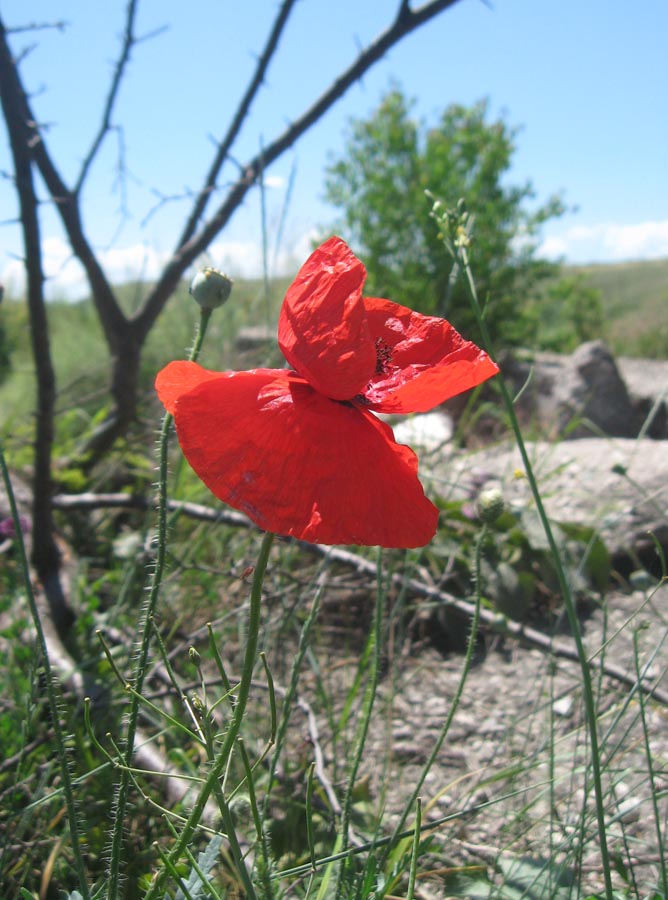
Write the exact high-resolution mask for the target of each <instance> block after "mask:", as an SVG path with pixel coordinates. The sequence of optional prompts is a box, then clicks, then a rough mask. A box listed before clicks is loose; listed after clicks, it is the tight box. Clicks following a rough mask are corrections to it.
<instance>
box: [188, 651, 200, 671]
mask: <svg viewBox="0 0 668 900" xmlns="http://www.w3.org/2000/svg"><path fill="white" fill-rule="evenodd" d="M188 656H189V657H190V662H191V663H192V664H193V666H195V668H196V669H199V661H200V655H199V653H198V652H197V650H195V648H194V647H191V648H190V650H188Z"/></svg>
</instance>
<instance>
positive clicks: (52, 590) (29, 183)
mask: <svg viewBox="0 0 668 900" xmlns="http://www.w3.org/2000/svg"><path fill="white" fill-rule="evenodd" d="M11 74H12V73H11V72H9V73H5V72H4V71H3V67H2V65H1V60H0V102H1V104H2V111H3V115H4V117H5V120H6V121H7V122H8V123H11V126H12V127H10V128H9V140H10V147H11V153H12V158H13V161H14V172H15V178H16V191H17V194H18V200H19V211H20V220H21V230H22V232H23V245H24V252H25V265H26V273H27V299H28V310H29V314H30V326H31V327H30V337H31V341H32V352H33V359H34V361H35V371H36V373H37V411H36V423H35V455H34V475H33V494H32V520H33V550H32V559H33V564H34V566H35V568H36V570H37V573H38V575H39V577H40V579H41V581H42V584H43V585H44V588H45V591H46V594H47V597H48V599H49V603H50V606H51V610H52V615H53V619H54V622H55V624H56V627H58V628H63V627H64V625H65V624H66V621H65V620H66V607H65V601H64V598H63V594H62V590H61V585H60V581H59V579H58V571H59V568H60V553H59V551H58V547H57V544H56V541H55V538H54V530H53V508H52V506H51V495H52V493H53V491H52V480H51V451H52V446H53V434H54V409H55V402H56V376H55V371H54V368H53V363H52V359H51V343H50V338H49V324H48V320H47V316H46V306H45V302H44V273H43V271H42V254H41V246H40V229H39V219H38V215H37V210H38V200H37V195H36V192H35V185H34V181H33V170H32V165H31V159H30V149H29V142H28V131H27V124H26V122H25V121H24V120H23V119H22V118H21V109H20V107H19V106H17V102H16V100H17V97H16V94H15V92H13V91H11V90H8V89H7V88H8V77H7V76H9V78H11Z"/></svg>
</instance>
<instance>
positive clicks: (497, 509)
mask: <svg viewBox="0 0 668 900" xmlns="http://www.w3.org/2000/svg"><path fill="white" fill-rule="evenodd" d="M505 508H506V503H505V500H504V499H503V494H502V493H501V491H500V490H499V489H498V488H487V490H486V491H482V492H481V494H480V495H479V497H478V515H479V516H480V518H481V519H482V521H483V522H484V523H485V524H486V525H492V524H493V523H494V522H496V520H497V519H498V518H499V516H500V515H501V513H502V512H503V510H504V509H505Z"/></svg>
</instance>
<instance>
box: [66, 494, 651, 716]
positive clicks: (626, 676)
mask: <svg viewBox="0 0 668 900" xmlns="http://www.w3.org/2000/svg"><path fill="white" fill-rule="evenodd" d="M53 504H54V506H55V507H57V508H58V509H102V508H113V507H117V508H124V509H132V508H134V509H148V508H149V507H150V504H149V502H148V500H147V498H145V497H141V496H129V495H128V494H94V493H88V494H58V495H57V496H55V497H54V498H53ZM169 509H170V510H173V511H179V512H181V513H183V514H184V515H186V516H189V517H191V518H193V519H198V520H201V521H208V522H211V523H212V524H224V525H232V526H234V527H242V528H254V527H255V526H254V525H253V523H252V522H251V521H250V519H248V518H246V516H244V515H242V514H241V513H238V512H235V511H234V510H231V509H226V508H224V509H215V508H213V507H210V506H203V505H202V504H200V503H187V502H183V501H179V500H170V501H169ZM297 543H298V544H299V546H300V547H302V549H303V550H305V551H306V552H308V553H313V554H314V555H316V556H321V557H323V558H325V559H327V560H330V561H331V562H335V563H339V564H340V565H343V566H346V567H347V568H351V569H353V570H354V571H355V572H357V574H358V575H368V576H369V577H370V578H372V579H373V578H375V577H376V575H377V563H376V562H375V561H374V560H370V559H366V558H365V557H364V556H361V555H360V554H359V553H355V552H353V551H351V550H343V549H341V548H340V547H328V546H325V545H324V544H308V543H305V542H302V541H298V542H297ZM392 582H393V583H394V584H395V585H396V587H397V589H399V590H401V591H406V590H407V591H409V592H410V593H411V594H414V595H415V596H417V597H424V598H425V599H427V600H432V601H436V602H438V604H439V605H441V606H443V607H448V608H450V609H455V610H457V611H458V612H460V613H461V614H462V615H463V616H464V617H466V618H468V619H471V618H473V616H474V614H475V604H473V603H471V602H470V601H468V600H462V599H460V598H459V597H455V596H454V594H450V593H448V592H447V591H444V590H442V589H441V588H439V587H435V586H434V585H433V584H428V583H426V582H425V581H420V580H419V579H418V578H407V577H406V575H405V573H403V572H395V573H394V574H393V575H392ZM479 615H480V620H481V622H482V624H483V625H484V626H486V627H488V628H489V629H490V631H492V632H500V633H502V634H504V635H506V636H507V637H509V638H514V639H515V640H517V641H520V642H521V643H524V644H528V645H529V646H531V647H537V648H538V649H539V650H542V651H543V652H545V653H550V654H551V655H553V656H556V657H559V658H561V659H568V660H570V661H572V662H578V661H579V657H578V652H577V649H576V647H575V645H574V644H573V643H572V642H566V641H558V640H555V638H554V637H551V636H550V635H547V634H545V633H544V632H542V631H540V630H539V629H537V628H532V627H531V626H530V625H524V624H523V623H522V622H516V621H515V620H514V619H508V618H505V617H503V618H502V619H500V618H499V616H498V615H497V613H496V612H495V611H494V610H490V609H485V608H484V607H483V608H482V609H481V610H479ZM589 664H590V666H591V667H592V669H597V668H600V670H601V671H602V672H603V673H604V674H605V675H606V676H607V677H608V678H611V679H613V680H614V681H618V682H619V683H620V684H624V685H626V686H627V687H630V688H632V689H633V690H640V691H642V692H643V693H645V694H647V695H648V696H651V697H654V699H655V700H658V701H659V702H660V703H663V704H664V705H668V691H665V690H664V689H663V688H661V687H660V686H659V685H658V684H656V683H650V682H649V681H638V679H637V678H636V676H635V674H634V673H632V672H627V671H626V670H625V669H623V668H622V667H621V666H617V665H615V664H614V663H611V662H609V661H608V660H607V659H605V660H604V661H601V660H599V659H598V658H592V659H591V660H590V663H589Z"/></svg>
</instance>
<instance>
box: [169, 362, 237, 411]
mask: <svg viewBox="0 0 668 900" xmlns="http://www.w3.org/2000/svg"><path fill="white" fill-rule="evenodd" d="M226 374H229V373H225V372H211V371H210V370H209V369H204V368H203V367H202V366H200V365H198V364H197V363H194V362H187V361H186V360H182V359H177V360H174V362H170V363H168V364H167V365H166V366H165V368H164V369H161V370H160V371H159V372H158V374H157V375H156V378H155V390H156V393H157V394H158V397H159V398H160V402H161V403H162V405H163V406H164V407H165V409H166V410H167V412H168V413H172V414H174V410H175V408H176V401H177V400H178V399H179V397H180V396H181V395H182V394H187V393H188V391H192V389H193V388H196V387H197V386H198V385H200V384H202V382H204V381H210V380H211V379H212V378H220V377H221V376H222V375H226Z"/></svg>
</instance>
